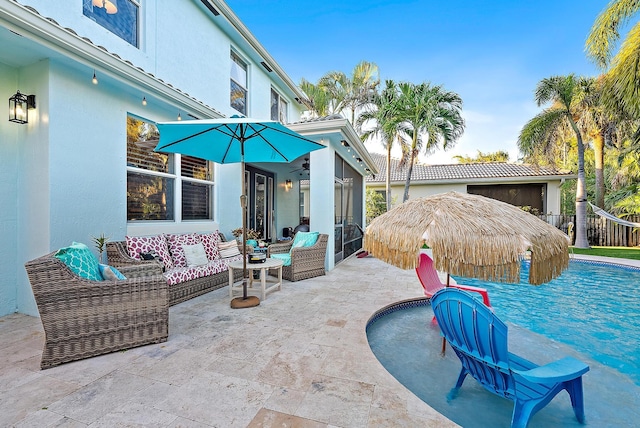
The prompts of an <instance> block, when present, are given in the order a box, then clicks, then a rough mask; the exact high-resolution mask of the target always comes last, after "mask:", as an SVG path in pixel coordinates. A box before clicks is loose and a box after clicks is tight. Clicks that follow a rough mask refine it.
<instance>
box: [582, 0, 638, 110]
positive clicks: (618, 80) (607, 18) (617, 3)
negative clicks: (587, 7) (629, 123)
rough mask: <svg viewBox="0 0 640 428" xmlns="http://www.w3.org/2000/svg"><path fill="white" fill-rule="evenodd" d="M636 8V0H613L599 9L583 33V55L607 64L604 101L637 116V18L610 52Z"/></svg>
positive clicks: (601, 65) (603, 66)
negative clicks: (587, 32)
mask: <svg viewBox="0 0 640 428" xmlns="http://www.w3.org/2000/svg"><path fill="white" fill-rule="evenodd" d="M638 11H640V2H638V1H637V0H613V1H611V2H610V3H609V4H608V5H607V7H606V8H605V9H604V10H603V11H602V13H600V15H599V16H598V18H597V19H596V22H595V23H594V24H593V27H592V28H591V32H590V33H589V36H588V37H587V42H586V51H587V55H588V56H589V57H590V58H591V59H592V60H593V61H594V62H595V63H596V64H597V65H598V66H599V67H600V68H602V69H603V70H605V69H607V67H609V68H608V72H607V75H606V81H605V92H604V95H605V99H604V101H605V102H606V103H607V104H608V105H609V106H611V107H613V108H614V109H616V110H622V111H623V112H625V113H627V114H629V115H631V116H632V117H640V96H639V95H640V92H639V90H638V84H639V83H640V77H639V76H640V22H637V23H635V24H634V25H633V27H632V28H631V30H630V31H629V33H628V34H627V37H626V38H625V40H624V41H623V42H622V44H621V45H620V49H619V50H618V52H617V53H616V54H615V55H614V54H613V52H614V49H615V48H616V46H617V45H618V41H619V40H620V29H621V28H622V27H623V26H625V25H626V24H627V23H628V22H629V20H630V19H631V17H632V16H633V15H635V14H637V13H638Z"/></svg>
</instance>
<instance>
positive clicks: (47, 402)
mask: <svg viewBox="0 0 640 428" xmlns="http://www.w3.org/2000/svg"><path fill="white" fill-rule="evenodd" d="M79 388H80V385H77V384H74V383H71V382H64V381H61V380H58V379H54V378H51V377H48V376H38V377H36V378H34V379H33V380H32V381H30V382H27V383H24V384H22V385H20V386H18V387H16V388H14V389H11V390H8V391H3V392H1V393H0V403H1V406H2V411H0V426H2V427H8V426H12V425H14V424H15V423H17V422H18V421H20V420H22V419H23V418H25V417H26V416H27V415H29V414H30V413H32V412H35V411H39V410H42V409H45V408H47V407H49V406H51V405H52V403H56V402H57V400H60V399H62V398H63V397H65V396H66V395H68V394H70V393H72V392H73V391H76V390H78V389H79Z"/></svg>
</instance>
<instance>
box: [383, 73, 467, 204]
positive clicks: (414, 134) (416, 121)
mask: <svg viewBox="0 0 640 428" xmlns="http://www.w3.org/2000/svg"><path fill="white" fill-rule="evenodd" d="M398 89H399V95H398V100H397V102H396V103H395V104H396V106H395V114H394V116H395V118H396V121H397V123H398V124H400V126H402V127H403V128H404V129H406V132H407V134H408V135H409V137H410V145H409V147H408V151H409V153H408V158H409V166H408V171H407V179H406V182H405V185H404V196H403V198H402V202H406V201H407V200H408V199H409V186H410V185H411V174H412V172H413V165H414V164H415V161H416V158H417V156H418V154H419V153H420V151H421V150H424V151H425V152H426V153H432V152H433V151H435V150H436V149H438V148H440V147H442V149H444V150H446V149H448V148H450V147H452V146H453V145H454V144H455V143H456V142H457V140H458V138H460V136H461V135H462V133H463V132H464V119H463V118H462V98H460V96H459V95H458V94H456V93H455V92H451V91H447V90H446V89H444V88H443V87H442V86H441V85H437V86H433V85H431V84H430V83H421V84H414V83H408V82H402V83H399V84H398Z"/></svg>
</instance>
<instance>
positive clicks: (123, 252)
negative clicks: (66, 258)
mask: <svg viewBox="0 0 640 428" xmlns="http://www.w3.org/2000/svg"><path fill="white" fill-rule="evenodd" d="M252 250H253V248H252V247H251V248H249V249H248V251H249V252H250V251H252ZM107 259H108V260H109V264H110V265H111V266H115V267H116V268H118V269H119V270H121V271H122V270H123V269H125V270H126V269H127V268H130V267H137V268H139V269H149V271H148V272H150V273H153V272H160V273H161V274H162V265H160V264H159V263H158V262H156V261H154V260H138V259H135V258H133V257H131V256H129V253H128V251H127V245H126V242H125V241H114V242H108V243H107ZM125 275H126V274H125ZM166 275H167V272H165V279H166ZM234 279H235V280H236V281H239V280H241V279H242V271H239V270H237V269H236V270H235V271H234ZM228 284H229V270H228V269H224V270H223V271H221V272H219V273H215V274H212V275H207V276H203V277H200V278H194V279H189V280H186V281H182V282H179V283H177V284H169V305H170V306H173V305H175V304H178V303H181V302H184V301H187V300H189V299H193V298H194V297H197V296H200V295H202V294H205V293H208V292H210V291H213V290H216V289H218V288H221V287H224V286H226V285H228Z"/></svg>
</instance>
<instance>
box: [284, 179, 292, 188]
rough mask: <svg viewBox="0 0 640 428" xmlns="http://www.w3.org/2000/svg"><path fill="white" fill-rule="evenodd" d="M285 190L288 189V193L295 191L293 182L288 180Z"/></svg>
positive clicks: (285, 183)
mask: <svg viewBox="0 0 640 428" xmlns="http://www.w3.org/2000/svg"><path fill="white" fill-rule="evenodd" d="M284 188H285V189H287V191H289V190H291V189H293V182H292V181H291V180H287V181H285V182H284Z"/></svg>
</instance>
